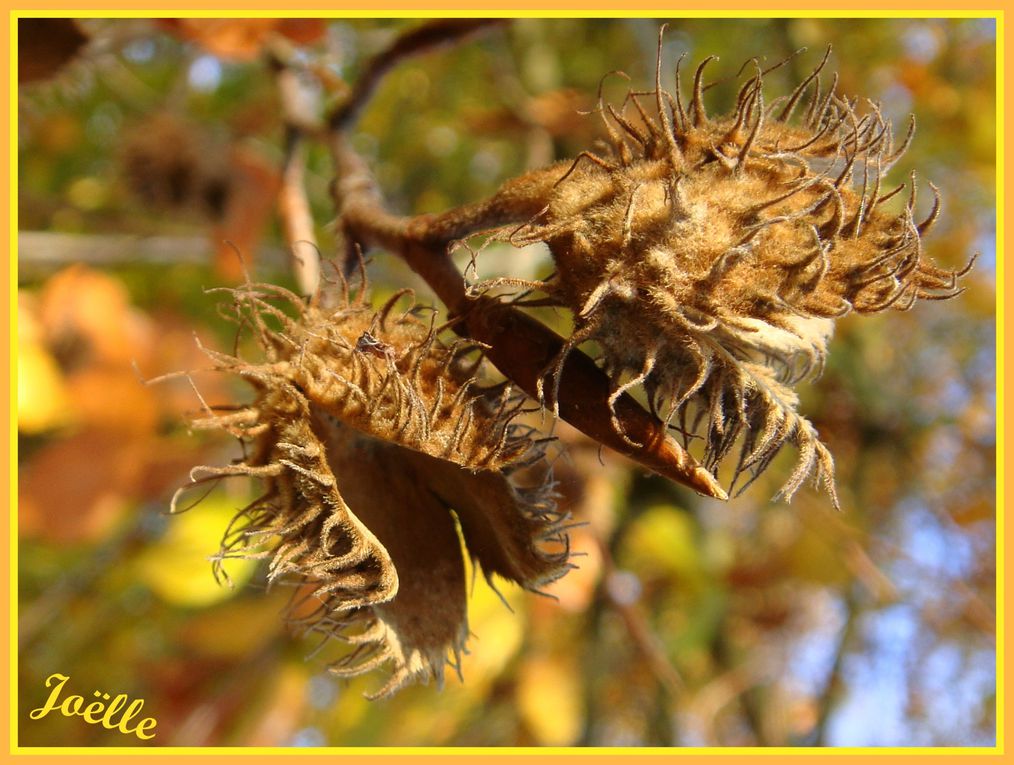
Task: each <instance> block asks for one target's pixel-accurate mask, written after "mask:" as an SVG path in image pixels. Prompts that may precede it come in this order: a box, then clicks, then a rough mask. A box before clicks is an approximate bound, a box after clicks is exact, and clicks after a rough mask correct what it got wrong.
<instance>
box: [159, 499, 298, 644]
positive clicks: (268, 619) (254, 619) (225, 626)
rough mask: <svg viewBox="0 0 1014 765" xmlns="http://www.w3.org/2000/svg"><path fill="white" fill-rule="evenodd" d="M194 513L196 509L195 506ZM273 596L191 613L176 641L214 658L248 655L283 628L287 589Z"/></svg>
mask: <svg viewBox="0 0 1014 765" xmlns="http://www.w3.org/2000/svg"><path fill="white" fill-rule="evenodd" d="M194 512H200V508H199V507H198V508H195V510H194ZM273 594H274V597H268V598H265V597H261V596H260V593H258V594H257V597H255V598H237V599H236V600H234V601H232V602H229V603H225V604H223V605H221V606H219V607H218V608H214V609H209V610H208V611H202V612H200V613H198V614H195V615H194V616H193V617H192V618H190V619H189V620H187V622H186V623H185V624H184V625H183V627H182V628H181V629H180V631H179V634H178V635H177V640H178V641H179V643H180V644H181V645H183V646H185V647H187V648H190V649H192V650H194V651H195V652H198V653H201V654H203V655H204V656H207V657H210V658H215V659H238V658H242V657H244V656H252V655H254V654H255V653H257V652H258V651H259V650H261V649H262V648H263V647H264V646H265V645H266V644H267V643H268V642H269V641H270V640H271V639H272V638H273V637H275V636H276V635H277V634H278V633H279V632H280V631H281V630H283V629H284V627H283V625H282V619H281V617H280V614H281V613H282V610H283V609H284V608H285V604H286V603H287V602H288V599H289V596H290V595H291V592H281V591H280V590H279V591H277V592H275V593H273Z"/></svg>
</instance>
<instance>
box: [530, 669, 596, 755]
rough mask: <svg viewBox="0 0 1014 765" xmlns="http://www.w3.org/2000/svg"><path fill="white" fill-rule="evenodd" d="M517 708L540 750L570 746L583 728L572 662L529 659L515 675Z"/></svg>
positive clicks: (580, 705) (575, 675) (575, 671)
mask: <svg viewBox="0 0 1014 765" xmlns="http://www.w3.org/2000/svg"><path fill="white" fill-rule="evenodd" d="M517 699H518V708H519V710H520V712H521V718H522V719H523V720H524V722H525V725H526V726H527V727H528V729H529V730H530V731H531V733H532V735H533V736H535V738H536V740H537V741H538V743H539V744H541V745H543V746H569V745H571V744H574V743H575V742H576V741H577V738H578V736H580V735H581V729H582V727H583V724H584V712H583V710H582V704H581V680H580V678H579V674H578V668H577V666H576V665H575V663H574V662H572V661H570V660H567V659H564V658H562V657H559V656H553V657H550V656H543V657H538V658H534V659H530V660H528V661H526V662H525V663H524V665H522V667H521V670H520V672H519V674H518V686H517Z"/></svg>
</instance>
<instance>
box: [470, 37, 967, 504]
mask: <svg viewBox="0 0 1014 765" xmlns="http://www.w3.org/2000/svg"><path fill="white" fill-rule="evenodd" d="M829 52H830V51H829ZM709 61H710V59H708V60H706V61H705V62H704V63H703V64H701V65H700V67H699V68H698V69H697V71H696V74H695V76H694V78H693V85H692V89H691V98H690V99H689V102H685V101H684V100H683V97H682V95H681V93H680V86H679V67H678V66H677V74H676V78H677V84H676V89H675V91H674V93H672V94H670V93H668V92H665V91H664V90H663V89H662V88H661V85H660V84H659V83H660V80H661V76H660V73H659V80H658V82H657V83H656V89H655V90H653V91H650V92H646V93H645V92H642V93H633V92H632V93H630V94H628V97H627V99H626V100H625V101H624V104H623V106H622V108H621V109H616V108H614V107H613V106H611V105H608V104H604V103H602V102H600V104H599V111H600V113H601V115H602V117H603V120H604V122H605V125H606V127H607V130H608V141H607V146H606V150H605V151H602V152H600V153H598V154H596V153H591V152H586V153H584V154H582V155H580V156H579V157H578V158H577V159H576V160H575V161H574V162H572V163H567V164H561V165H559V166H558V169H557V170H556V171H555V172H554V173H548V174H547V173H546V171H541V172H539V173H533V174H532V175H531V176H529V177H522V178H520V179H517V180H515V181H513V182H510V183H508V184H507V185H505V187H504V188H503V189H502V190H501V191H500V192H499V194H498V196H497V197H494V198H493V200H492V203H491V204H490V205H489V207H490V208H491V209H497V208H498V207H504V208H508V207H511V206H513V207H514V208H515V209H521V208H522V207H526V206H527V208H528V209H529V210H533V211H537V212H535V214H534V215H532V216H531V218H530V219H529V220H527V221H526V222H524V223H523V224H522V225H520V226H517V225H512V226H510V227H507V228H503V229H501V230H499V231H497V232H496V233H495V234H494V237H498V238H502V239H506V240H509V241H510V242H511V243H512V244H514V245H517V246H523V245H527V244H530V243H534V242H545V243H546V244H547V245H548V246H549V248H550V250H551V251H552V254H553V258H554V261H555V264H556V267H557V272H556V276H555V277H554V278H553V279H552V280H550V281H549V282H547V283H544V284H532V285H531V286H538V287H541V288H542V289H544V290H546V291H547V292H548V293H549V294H550V296H551V297H552V298H554V299H555V300H556V301H558V302H559V303H561V304H563V305H566V306H568V307H569V308H570V309H571V310H572V311H573V312H574V314H575V319H576V321H575V331H574V333H573V336H572V337H571V338H570V340H569V342H568V344H567V346H566V348H565V350H564V352H565V353H566V352H567V351H568V350H569V349H570V348H573V347H575V346H577V345H578V344H580V343H581V342H584V341H585V340H589V339H593V340H595V341H597V342H598V344H599V345H600V347H601V348H602V351H603V360H604V364H605V368H606V370H607V372H609V374H610V376H611V378H612V381H613V397H612V400H613V401H615V400H616V398H617V397H618V396H619V395H620V393H622V392H624V391H626V390H628V389H630V388H631V387H633V386H635V385H639V384H642V385H643V386H644V388H645V389H646V391H647V393H648V396H649V401H650V403H651V405H652V407H653V410H654V411H655V412H656V413H657V414H658V415H659V416H660V417H662V418H663V419H664V420H665V421H666V423H667V424H671V423H673V422H675V423H676V425H675V427H678V428H679V429H681V430H682V432H683V434H684V437H685V438H691V437H693V436H695V435H702V436H703V440H704V444H705V453H704V462H705V465H706V466H707V467H708V468H709V469H711V470H716V469H717V468H718V466H719V464H720V463H723V462H724V461H725V460H726V458H729V457H731V455H732V453H733V452H734V451H735V447H736V445H737V444H738V445H739V451H738V456H737V457H736V458H735V469H734V477H733V479H732V484H733V486H735V484H736V482H737V479H739V478H740V476H742V475H746V476H748V478H749V480H748V481H747V483H746V484H745V485H744V486H742V487H741V489H740V490H742V489H743V488H745V487H746V485H748V484H749V483H750V482H751V481H752V480H753V479H754V478H756V477H757V476H758V475H759V474H760V473H761V472H762V471H763V470H764V469H765V468H766V467H767V466H768V465H769V464H770V462H771V460H772V459H773V458H774V456H775V455H776V454H777V453H778V451H779V450H780V448H781V447H782V446H783V445H784V444H785V443H788V442H791V443H793V444H794V445H795V446H796V447H797V448H798V449H799V451H800V457H799V461H798V463H797V466H796V468H795V470H794V471H793V472H792V474H791V476H790V477H789V479H788V480H787V481H786V482H785V484H784V485H783V487H782V488H781V490H780V492H779V496H780V497H781V498H784V499H786V500H788V499H790V498H791V497H792V495H793V494H794V493H795V492H796V490H797V489H798V488H799V487H800V486H801V484H802V483H803V482H804V480H805V479H806V478H807V477H808V476H809V475H811V474H813V475H814V477H815V480H816V481H818V482H819V483H822V484H823V485H824V487H825V488H826V490H827V491H828V492H829V494H830V495H831V498H832V501H833V502H834V504H835V505H837V498H836V497H835V491H834V484H833V461H832V458H831V455H830V453H829V452H828V450H827V449H826V448H825V446H824V445H823V444H822V443H821V442H820V441H819V439H818V435H817V432H816V430H815V429H814V427H813V426H812V424H811V423H810V422H808V421H807V420H806V419H805V418H804V417H802V416H801V415H799V414H798V413H797V411H796V409H797V403H798V402H797V396H796V394H795V392H794V390H793V387H794V386H795V385H796V384H798V383H799V382H801V381H802V380H804V379H807V378H811V377H813V376H815V375H817V374H819V372H820V370H821V369H822V367H823V364H824V361H825V357H826V355H827V343H828V340H829V339H830V337H831V333H832V330H833V322H834V320H835V319H837V318H839V317H841V316H844V315H845V314H847V313H849V312H850V311H856V312H858V313H864V314H865V313H875V312H878V311H884V310H887V309H895V310H907V309H909V308H911V307H912V305H913V304H914V303H915V301H916V300H918V299H926V300H939V299H947V298H951V297H954V296H955V295H957V294H958V293H959V292H960V289H958V288H957V279H958V277H960V276H962V275H963V274H964V273H965V272H966V271H967V269H968V267H966V268H965V269H964V270H962V271H958V272H954V271H949V270H946V269H942V268H940V267H938V266H936V265H934V264H932V263H931V262H929V261H928V260H927V259H926V258H925V257H924V256H923V252H922V246H921V238H922V235H923V234H924V233H925V232H926V231H927V230H928V228H929V227H930V226H931V225H932V224H933V222H934V221H935V220H936V217H937V215H938V214H939V211H940V199H939V195H937V196H936V201H935V203H934V205H933V210H932V212H931V213H930V215H929V217H928V218H926V220H924V221H922V222H921V223H917V222H916V221H915V219H914V207H915V177H914V175H913V177H912V178H911V180H910V182H909V184H908V186H909V199H908V203H907V205H905V206H904V208H903V209H902V210H901V212H900V213H899V212H888V208H889V207H890V205H888V204H886V203H888V201H889V200H890V199H892V198H894V197H895V196H896V195H897V194H898V193H899V192H900V191H902V189H903V188H904V185H903V186H901V187H898V188H897V189H894V190H890V191H888V190H885V188H884V187H883V184H882V181H883V179H884V176H885V175H886V173H887V172H888V170H889V169H890V168H891V167H892V166H893V165H894V164H895V163H896V162H897V160H898V159H899V158H900V157H901V155H902V154H903V152H904V151H905V149H906V147H907V145H908V143H909V141H910V140H911V137H912V126H910V129H909V131H908V133H907V134H906V136H905V138H904V140H903V141H901V142H900V143H897V142H896V141H895V140H894V136H893V133H892V128H891V125H890V124H889V123H888V122H887V121H886V120H885V118H884V117H883V115H882V113H881V111H880V108H879V107H878V105H876V104H873V103H869V104H868V105H867V106H866V109H865V112H864V113H863V114H860V113H859V111H860V110H859V109H858V106H857V102H856V101H855V100H853V101H850V100H848V99H846V98H844V97H842V96H841V95H839V94H838V93H837V92H836V90H835V87H836V84H837V77H834V78H832V79H831V82H830V85H829V86H828V87H827V88H824V87H822V83H821V73H822V71H823V68H824V65H825V64H826V62H827V56H825V57H824V60H823V61H822V62H821V63H820V65H819V66H817V67H816V69H815V70H814V71H813V72H812V73H811V74H810V75H809V76H808V77H807V78H806V79H805V80H804V81H803V82H802V83H800V84H799V86H798V87H797V88H795V90H793V91H792V92H791V93H790V94H788V95H785V96H782V97H780V98H777V99H775V100H774V101H773V102H770V103H768V102H766V100H765V94H764V88H763V80H764V74H765V73H766V72H762V71H761V70H760V68H759V66H758V65H757V64H756V61H754V62H753V64H754V66H753V70H752V74H753V76H751V77H749V79H747V81H746V82H745V84H744V85H743V86H742V87H741V89H740V90H739V94H738V97H737V106H736V109H735V110H734V111H733V113H732V114H730V115H723V116H718V117H712V116H709V115H708V114H707V112H706V109H705V106H704V93H705V91H706V90H707V89H708V88H709V87H710V86H708V85H706V84H705V81H704V72H705V68H706V66H707V64H708V63H709ZM783 63H784V62H783ZM746 68H747V67H744V69H746ZM768 71H770V70H768ZM913 124H914V123H913ZM547 178H549V179H552V180H551V181H549V182H547V181H546V179H547ZM933 191H934V194H936V188H935V187H934V188H933ZM522 199H524V200H525V202H524V204H523V205H522V204H520V201H519V200H522ZM535 201H537V202H538V204H535ZM970 265H971V264H969V267H970ZM502 281H504V280H494V282H493V283H497V282H502ZM482 288H483V285H478V289H482ZM562 361H563V356H562V355H561V357H560V358H559V364H557V365H556V366H555V368H554V369H553V370H550V371H551V372H552V374H550V375H549V376H548V379H550V380H552V381H553V383H554V384H558V383H559V371H560V369H561V368H562ZM548 393H549V391H547V395H546V398H547V399H548V398H549V396H548ZM550 400H552V399H550ZM616 427H617V428H619V427H620V425H619V423H618V422H616Z"/></svg>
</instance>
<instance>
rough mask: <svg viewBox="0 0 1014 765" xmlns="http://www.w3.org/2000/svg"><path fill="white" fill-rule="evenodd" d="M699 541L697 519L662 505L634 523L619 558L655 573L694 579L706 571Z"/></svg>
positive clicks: (630, 565) (641, 569)
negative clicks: (694, 519) (703, 567)
mask: <svg viewBox="0 0 1014 765" xmlns="http://www.w3.org/2000/svg"><path fill="white" fill-rule="evenodd" d="M698 544H699V543H698V540H697V534H696V528H695V525H694V521H693V518H691V517H690V516H689V515H688V514H687V513H684V512H681V511H680V510H679V509H678V508H676V507H672V506H669V505H659V506H656V507H652V508H649V509H648V510H646V511H645V512H644V513H643V514H642V515H641V516H640V517H639V518H638V519H637V520H635V521H634V522H633V524H631V527H630V530H629V531H628V532H627V534H626V536H625V537H624V539H623V544H622V546H621V552H620V556H619V559H620V560H621V561H622V562H623V565H625V566H627V567H629V568H630V569H632V570H634V571H638V572H643V573H646V574H649V575H651V576H665V575H675V576H678V577H681V578H683V579H685V580H690V581H694V580H697V579H699V578H700V577H701V575H702V573H703V571H702V560H701V555H700V551H699V549H698Z"/></svg>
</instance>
